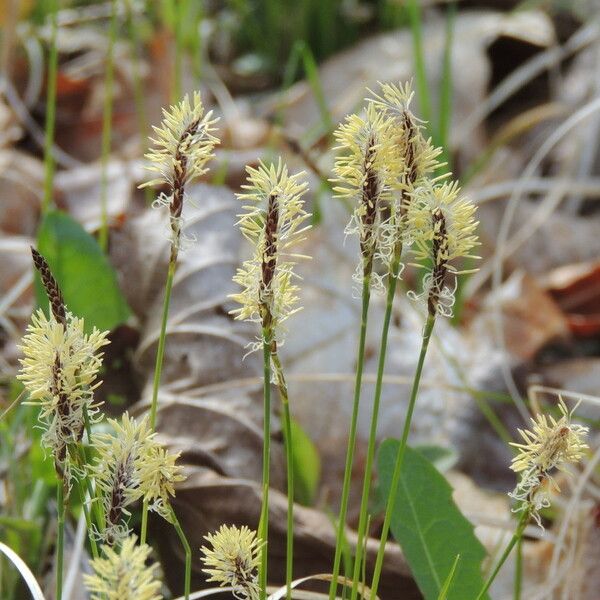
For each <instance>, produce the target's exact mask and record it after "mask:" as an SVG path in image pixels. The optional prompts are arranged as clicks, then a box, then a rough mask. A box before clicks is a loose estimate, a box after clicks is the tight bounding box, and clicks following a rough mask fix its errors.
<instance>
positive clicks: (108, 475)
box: [92, 413, 185, 544]
mask: <svg viewBox="0 0 600 600" xmlns="http://www.w3.org/2000/svg"><path fill="white" fill-rule="evenodd" d="M108 422H109V424H110V425H111V427H112V429H113V431H114V433H113V434H98V435H97V436H96V440H97V442H96V447H97V452H98V457H97V459H96V462H95V464H94V465H93V467H92V473H93V475H94V477H95V480H96V483H97V485H98V488H99V489H100V490H101V491H102V496H103V499H102V502H103V504H104V512H105V514H106V520H107V525H106V529H105V531H104V532H102V533H101V537H102V538H103V539H104V540H105V541H106V542H107V543H109V544H114V543H116V542H117V541H119V540H121V539H123V538H124V537H126V536H127V535H129V533H130V530H129V527H128V525H127V523H126V518H127V517H128V516H129V515H130V512H129V510H128V508H127V507H128V506H130V505H131V504H132V503H133V502H135V501H136V500H138V499H140V498H144V499H145V500H146V501H147V502H148V503H149V505H150V509H151V510H154V511H155V512H157V513H158V514H160V515H161V516H162V517H163V518H164V519H166V520H168V521H169V522H172V515H171V509H170V504H169V501H170V498H171V497H172V496H174V495H175V488H174V485H175V483H178V482H179V481H183V480H184V479H185V477H184V476H183V475H182V474H181V471H182V468H181V467H179V466H178V465H176V464H175V461H176V460H177V458H178V457H179V454H171V453H169V452H168V451H167V450H166V449H165V448H163V447H162V446H161V444H160V443H159V442H158V441H157V440H156V434H155V433H152V432H151V431H150V428H149V424H148V418H147V417H144V418H143V419H142V420H141V421H136V420H135V419H133V418H132V417H130V416H129V415H128V414H127V413H125V414H123V416H122V417H121V420H120V421H118V420H115V419H109V420H108Z"/></svg>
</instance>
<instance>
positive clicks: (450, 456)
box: [413, 445, 458, 473]
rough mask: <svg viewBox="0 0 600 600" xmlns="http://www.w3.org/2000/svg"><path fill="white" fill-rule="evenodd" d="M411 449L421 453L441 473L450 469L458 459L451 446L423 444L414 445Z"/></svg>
mask: <svg viewBox="0 0 600 600" xmlns="http://www.w3.org/2000/svg"><path fill="white" fill-rule="evenodd" d="M413 450H416V451H417V452H419V453H420V454H422V455H423V456H424V457H425V458H426V459H427V460H428V461H429V462H430V463H432V464H433V466H434V467H435V468H436V469H437V470H438V471H440V472H441V473H444V472H445V471H447V470H448V469H451V468H452V467H453V466H454V465H455V464H456V462H457V461H458V454H457V453H456V452H455V451H454V450H452V449H451V448H443V447H442V446H433V445H431V446H427V445H423V446H414V448H413Z"/></svg>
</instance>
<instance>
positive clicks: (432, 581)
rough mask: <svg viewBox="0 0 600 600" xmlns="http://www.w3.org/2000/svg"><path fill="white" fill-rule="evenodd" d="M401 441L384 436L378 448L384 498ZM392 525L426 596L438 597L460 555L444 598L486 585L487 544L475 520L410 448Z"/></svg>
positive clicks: (471, 593)
mask: <svg viewBox="0 0 600 600" xmlns="http://www.w3.org/2000/svg"><path fill="white" fill-rule="evenodd" d="M398 446H399V442H398V441H397V440H386V441H384V442H383V443H382V444H381V447H380V449H379V456H378V468H379V479H380V485H381V490H382V493H383V494H385V497H386V498H387V497H388V496H389V493H390V486H391V480H392V473H393V471H394V465H395V463H396V454H397V452H398ZM391 530H392V533H393V535H394V537H395V538H396V540H397V541H398V542H399V543H400V545H401V546H402V550H403V552H404V555H405V556H406V560H407V561H408V564H409V565H410V568H411V571H412V573H413V576H414V578H415V580H416V582H417V584H418V586H419V588H420V589H421V592H422V593H423V595H424V596H425V598H426V600H437V598H438V597H439V595H440V593H441V592H442V589H443V586H444V582H445V581H446V580H447V579H448V577H449V576H450V573H451V571H452V569H453V565H454V562H455V559H456V556H457V555H458V554H460V557H461V559H460V563H459V564H458V565H457V566H456V569H455V573H454V577H453V579H452V583H451V585H450V587H449V589H448V590H447V593H446V598H447V600H465V599H467V598H475V597H477V594H478V593H479V591H480V590H481V588H482V587H483V578H482V575H481V562H482V560H483V559H484V557H485V549H484V548H483V546H482V545H481V544H480V542H479V540H478V539H477V538H476V537H475V533H474V532H473V525H471V523H470V522H469V521H467V519H466V518H465V517H464V516H463V515H462V514H461V512H460V511H459V510H458V508H457V507H456V504H454V501H453V500H452V488H451V487H450V485H449V484H448V482H447V481H446V479H445V478H444V477H443V476H442V475H441V474H440V472H439V471H438V470H437V469H436V468H435V467H434V466H433V465H432V464H431V463H430V462H429V461H428V460H427V459H426V458H425V457H424V456H423V455H422V454H421V453H419V452H418V451H416V450H413V449H411V448H406V453H405V455H404V462H403V464H402V473H401V476H400V482H399V484H398V491H397V495H396V505H395V510H394V514H393V515H392V520H391Z"/></svg>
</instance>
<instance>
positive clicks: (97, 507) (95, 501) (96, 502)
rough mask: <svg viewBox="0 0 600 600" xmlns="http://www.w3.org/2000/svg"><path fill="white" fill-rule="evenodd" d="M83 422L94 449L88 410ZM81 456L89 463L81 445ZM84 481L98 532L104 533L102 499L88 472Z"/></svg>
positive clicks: (84, 462)
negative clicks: (95, 489) (98, 495)
mask: <svg viewBox="0 0 600 600" xmlns="http://www.w3.org/2000/svg"><path fill="white" fill-rule="evenodd" d="M83 422H84V424H85V433H86V435H87V439H88V444H89V446H90V447H93V444H92V426H91V423H90V416H89V414H88V412H87V408H84V409H83ZM79 455H80V460H81V461H82V462H81V464H82V465H85V464H86V463H87V457H86V455H85V449H84V447H83V446H82V445H81V444H80V445H79ZM84 479H85V485H86V487H87V492H88V494H89V496H90V499H91V502H92V506H93V507H94V514H95V516H96V526H97V527H98V531H104V527H105V520H104V509H103V506H102V502H101V500H100V498H98V497H97V496H96V492H95V491H94V488H93V487H92V481H91V479H90V478H89V476H88V474H87V471H86V472H85V476H84Z"/></svg>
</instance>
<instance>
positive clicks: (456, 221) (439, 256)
mask: <svg viewBox="0 0 600 600" xmlns="http://www.w3.org/2000/svg"><path fill="white" fill-rule="evenodd" d="M474 215H475V205H474V204H472V203H471V202H470V201H469V200H467V199H466V198H463V197H462V196H461V195H460V187H459V186H458V183H456V182H452V183H450V182H445V183H441V184H439V183H438V184H434V183H431V182H424V183H423V184H422V185H421V186H420V187H418V188H417V189H415V191H414V192H413V198H412V201H411V203H410V206H409V209H408V213H407V222H408V228H407V232H408V235H409V236H410V237H411V241H412V252H413V254H414V256H415V258H416V259H417V260H418V261H420V262H421V264H428V268H429V273H428V274H427V275H426V276H425V278H424V280H423V288H424V291H423V293H422V294H421V295H420V296H416V295H413V297H415V298H418V299H424V300H426V302H427V309H428V313H429V314H430V315H431V316H434V315H435V314H441V315H444V316H451V315H452V307H453V305H454V291H455V287H456V284H455V281H456V275H458V274H459V273H466V272H467V271H464V270H459V268H457V266H456V265H455V264H453V261H457V260H460V259H464V258H468V257H471V258H476V257H474V256H473V255H472V254H471V251H472V250H473V248H475V247H476V246H477V245H478V244H479V242H478V239H477V235H476V233H475V231H476V229H477V225H478V223H477V221H475V217H474ZM451 277H452V278H453V282H449V281H448V280H449V279H450V278H451Z"/></svg>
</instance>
